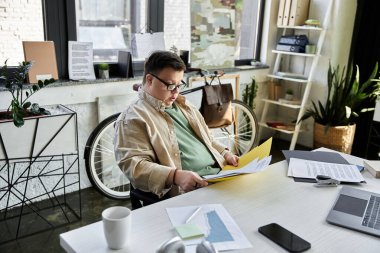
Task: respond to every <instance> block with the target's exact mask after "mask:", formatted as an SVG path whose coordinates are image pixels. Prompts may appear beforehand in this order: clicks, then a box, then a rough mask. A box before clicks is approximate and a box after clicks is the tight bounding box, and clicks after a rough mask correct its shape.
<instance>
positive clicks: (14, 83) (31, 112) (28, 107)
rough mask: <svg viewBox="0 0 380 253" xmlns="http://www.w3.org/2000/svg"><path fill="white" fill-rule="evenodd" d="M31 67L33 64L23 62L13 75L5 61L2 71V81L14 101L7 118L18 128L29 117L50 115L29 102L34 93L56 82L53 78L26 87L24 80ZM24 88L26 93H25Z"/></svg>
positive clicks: (0, 72) (8, 110) (0, 76)
mask: <svg viewBox="0 0 380 253" xmlns="http://www.w3.org/2000/svg"><path fill="white" fill-rule="evenodd" d="M31 67H32V63H31V62H22V63H20V64H19V66H18V67H17V69H16V70H15V72H14V73H13V74H12V75H11V73H10V71H9V69H8V66H7V61H5V63H4V66H3V67H2V68H1V70H0V79H2V80H3V82H4V83H5V88H6V89H7V90H8V91H9V92H10V93H11V95H12V100H11V103H10V105H9V107H8V109H7V113H6V114H5V115H6V116H5V117H6V118H12V119H13V123H14V125H15V126H17V127H21V126H23V125H24V118H25V117H27V116H35V115H49V114H50V112H49V111H48V110H46V109H44V108H42V107H40V106H39V105H38V104H37V103H33V104H32V103H31V102H30V101H28V100H29V98H30V97H31V96H32V95H33V94H34V93H36V92H37V91H39V90H41V89H42V88H44V87H45V86H47V85H48V84H50V83H53V82H55V80H54V79H53V78H52V79H47V80H45V81H41V80H39V81H38V83H37V84H33V85H28V86H27V85H25V87H24V80H25V78H26V75H27V74H28V72H29V70H30V68H31ZM23 87H24V91H25V92H24V91H23Z"/></svg>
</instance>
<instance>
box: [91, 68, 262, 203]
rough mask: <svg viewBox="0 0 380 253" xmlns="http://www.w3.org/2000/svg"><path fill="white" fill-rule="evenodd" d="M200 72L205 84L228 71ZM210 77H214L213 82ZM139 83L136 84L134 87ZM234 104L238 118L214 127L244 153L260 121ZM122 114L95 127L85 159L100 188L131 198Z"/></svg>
mask: <svg viewBox="0 0 380 253" xmlns="http://www.w3.org/2000/svg"><path fill="white" fill-rule="evenodd" d="M198 73H199V75H200V76H202V77H204V80H205V85H211V84H212V81H213V80H214V79H215V78H218V79H219V77H220V76H222V75H223V74H224V73H219V72H214V73H213V74H211V75H208V74H204V73H203V72H202V70H198ZM208 78H210V79H211V81H210V83H208V81H207V79H208ZM219 82H220V80H219ZM138 86H140V85H138ZM138 86H136V85H134V90H137V88H136V87H138ZM202 87H203V86H201V87H196V88H192V89H188V90H184V91H181V92H180V94H182V95H187V94H190V93H193V92H195V91H198V90H201V89H202ZM231 105H232V108H233V112H234V118H235V122H234V123H233V124H231V125H229V126H227V127H222V128H212V129H210V130H211V132H212V134H213V136H214V138H215V139H216V140H218V141H219V142H221V143H223V144H224V145H226V146H227V147H229V149H230V150H231V152H233V153H234V154H236V155H238V156H241V155H243V154H245V153H247V152H248V151H250V150H251V149H252V148H253V147H254V146H256V145H257V143H256V141H257V135H258V123H257V118H256V115H255V113H254V112H253V110H252V109H251V108H250V107H248V106H247V105H246V104H244V103H243V102H242V101H239V100H232V101H231ZM119 115H120V112H119V113H115V114H113V115H111V116H109V117H108V118H106V119H104V120H103V121H101V122H100V123H99V125H98V126H97V127H96V128H95V129H94V130H93V131H92V133H91V134H90V136H89V138H88V139H87V142H86V146H85V152H84V159H85V165H86V172H87V175H88V178H89V179H90V182H91V183H92V185H93V186H94V188H95V189H96V190H97V191H99V192H100V193H101V194H103V195H105V196H107V197H109V198H112V199H128V198H129V191H130V185H129V180H128V178H127V177H126V176H125V175H124V173H123V172H122V171H121V170H120V168H119V167H118V165H117V163H116V161H115V157H114V149H113V136H114V124H115V122H116V120H117V118H118V116H119Z"/></svg>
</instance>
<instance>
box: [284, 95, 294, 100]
mask: <svg viewBox="0 0 380 253" xmlns="http://www.w3.org/2000/svg"><path fill="white" fill-rule="evenodd" d="M285 99H286V100H293V94H285Z"/></svg>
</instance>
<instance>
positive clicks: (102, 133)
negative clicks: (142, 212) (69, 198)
mask: <svg viewBox="0 0 380 253" xmlns="http://www.w3.org/2000/svg"><path fill="white" fill-rule="evenodd" d="M119 114H120V113H117V114H114V115H111V116H109V117H108V118H106V119H105V120H103V121H102V122H100V124H99V125H98V126H97V127H96V128H95V129H94V131H92V133H91V135H90V137H89V138H88V140H87V143H86V147H85V152H84V159H85V162H86V172H87V176H88V178H89V179H90V181H91V183H92V185H93V186H94V188H95V189H96V190H97V191H99V192H100V193H101V194H103V195H105V196H107V197H110V198H112V199H128V198H129V192H130V183H129V180H128V178H127V177H126V176H125V175H124V173H123V172H122V171H121V170H120V168H119V166H118V165H117V163H116V161H115V156H114V148H113V136H114V124H115V121H116V119H117V117H118V116H119Z"/></svg>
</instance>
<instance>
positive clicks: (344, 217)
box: [326, 187, 380, 237]
mask: <svg viewBox="0 0 380 253" xmlns="http://www.w3.org/2000/svg"><path fill="white" fill-rule="evenodd" d="M379 204H380V194H377V193H374V192H368V191H363V190H358V189H355V188H352V187H343V188H342V190H341V191H340V193H339V195H338V198H337V199H336V201H335V203H334V205H333V207H332V209H331V210H330V213H329V214H328V216H327V219H326V220H327V222H329V223H332V224H335V225H338V226H342V227H347V228H350V229H353V230H357V231H360V232H364V233H367V234H371V235H375V236H378V237H380V207H379Z"/></svg>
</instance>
